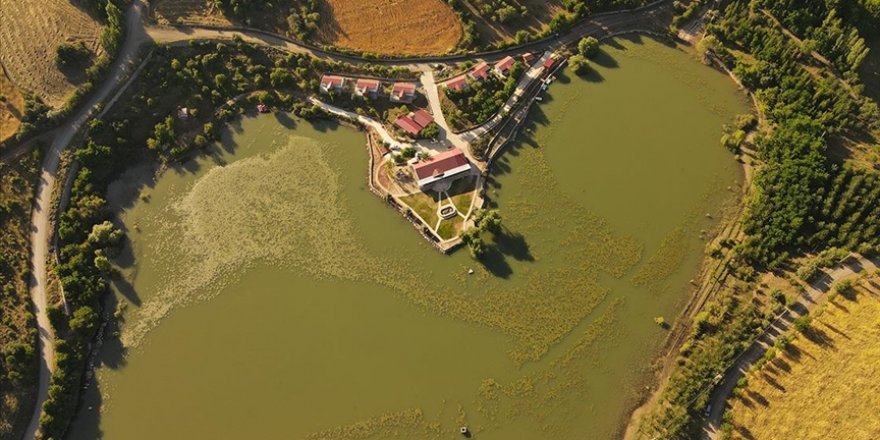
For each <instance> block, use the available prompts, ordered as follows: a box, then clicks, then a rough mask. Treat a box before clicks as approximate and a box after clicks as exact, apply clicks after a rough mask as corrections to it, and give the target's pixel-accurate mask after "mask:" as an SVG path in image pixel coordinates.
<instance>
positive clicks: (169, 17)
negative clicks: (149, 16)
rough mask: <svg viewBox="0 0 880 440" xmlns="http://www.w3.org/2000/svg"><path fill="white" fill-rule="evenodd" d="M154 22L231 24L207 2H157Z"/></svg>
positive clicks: (164, 0)
mask: <svg viewBox="0 0 880 440" xmlns="http://www.w3.org/2000/svg"><path fill="white" fill-rule="evenodd" d="M154 5H155V6H154V12H155V16H156V22H158V23H159V24H163V25H168V24H182V23H186V24H201V25H211V26H230V25H231V24H232V23H230V22H229V20H227V19H226V17H224V16H223V14H222V13H221V12H220V11H219V10H218V9H217V8H216V7H214V2H212V1H208V0H159V1H158V2H156V3H155V4H154Z"/></svg>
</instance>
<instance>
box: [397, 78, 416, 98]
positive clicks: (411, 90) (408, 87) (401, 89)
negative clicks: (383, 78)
mask: <svg viewBox="0 0 880 440" xmlns="http://www.w3.org/2000/svg"><path fill="white" fill-rule="evenodd" d="M415 97H416V85H415V84H414V83H406V82H399V83H394V86H393V87H391V100H392V101H394V102H412V100H413V99H415Z"/></svg>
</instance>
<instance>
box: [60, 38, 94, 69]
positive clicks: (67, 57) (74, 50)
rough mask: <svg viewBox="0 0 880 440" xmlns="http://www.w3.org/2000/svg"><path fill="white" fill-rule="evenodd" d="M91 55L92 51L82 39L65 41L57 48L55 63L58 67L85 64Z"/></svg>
mask: <svg viewBox="0 0 880 440" xmlns="http://www.w3.org/2000/svg"><path fill="white" fill-rule="evenodd" d="M91 57H92V53H91V52H90V51H89V49H88V48H86V45H85V44H83V42H82V41H78V42H76V43H63V44H61V45H60V46H58V48H57V49H55V65H56V66H58V68H65V67H71V66H79V65H83V64H85V62H87V61H88V60H89V58H91Z"/></svg>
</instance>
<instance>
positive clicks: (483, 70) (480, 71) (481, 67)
mask: <svg viewBox="0 0 880 440" xmlns="http://www.w3.org/2000/svg"><path fill="white" fill-rule="evenodd" d="M468 75H470V76H471V78H473V79H475V80H478V81H483V80H485V79H486V78H488V77H489V65H488V64H486V63H485V62H480V63H478V64H477V65H476V66H474V68H473V69H471V71H470V72H468Z"/></svg>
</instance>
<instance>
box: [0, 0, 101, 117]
mask: <svg viewBox="0 0 880 440" xmlns="http://www.w3.org/2000/svg"><path fill="white" fill-rule="evenodd" d="M100 32H101V28H100V25H99V24H98V23H97V22H96V21H95V19H94V18H92V17H91V16H89V14H87V13H86V12H84V11H83V10H82V9H80V8H78V7H76V6H75V5H74V3H72V2H70V1H69V0H15V1H3V2H2V7H0V41H2V42H3V43H2V44H0V63H2V64H3V67H4V68H5V69H6V73H7V74H8V75H9V78H10V79H11V80H12V82H13V83H14V84H15V85H16V86H18V87H19V88H20V89H23V90H27V91H31V92H33V93H36V94H37V95H39V96H41V97H42V98H43V99H44V101H45V102H46V104H48V105H50V106H52V107H59V106H61V105H62V104H63V103H64V102H65V101H66V99H67V97H68V96H69V95H70V94H71V93H72V92H73V91H74V89H75V88H76V87H77V85H78V84H79V82H80V81H82V78H69V77H67V76H66V75H65V74H64V73H62V72H61V71H60V70H58V68H57V67H56V66H55V50H56V48H57V47H58V46H59V45H60V44H62V43H65V42H80V41H81V42H83V43H84V44H85V45H86V47H87V48H88V49H89V50H91V51H92V53H93V55H95V56H97V55H98V51H99V50H101V49H100V44H99V41H98V40H99V36H100Z"/></svg>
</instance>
